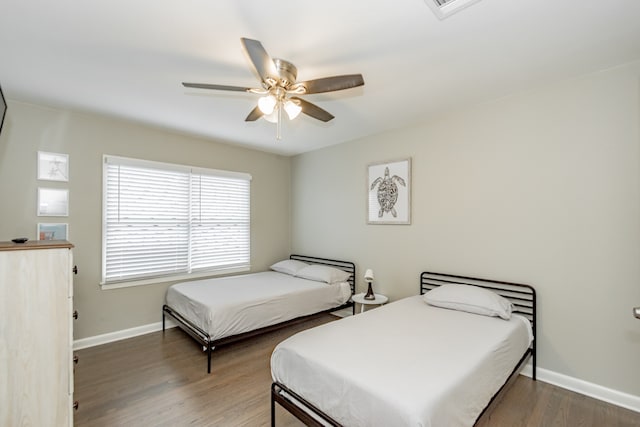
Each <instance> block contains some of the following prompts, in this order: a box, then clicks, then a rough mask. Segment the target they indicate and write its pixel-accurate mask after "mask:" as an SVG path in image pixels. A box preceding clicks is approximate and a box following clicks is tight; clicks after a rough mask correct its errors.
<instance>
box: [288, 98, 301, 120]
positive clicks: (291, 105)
mask: <svg viewBox="0 0 640 427" xmlns="http://www.w3.org/2000/svg"><path fill="white" fill-rule="evenodd" d="M284 111H286V112H287V116H289V120H293V119H295V118H296V117H298V115H299V114H300V112H301V111H302V107H301V106H300V104H299V103H298V102H296V101H294V100H291V99H288V100H287V102H285V103H284Z"/></svg>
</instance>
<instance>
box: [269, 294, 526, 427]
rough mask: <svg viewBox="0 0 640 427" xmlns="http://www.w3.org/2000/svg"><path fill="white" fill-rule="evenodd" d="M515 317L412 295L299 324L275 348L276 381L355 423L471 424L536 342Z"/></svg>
mask: <svg viewBox="0 0 640 427" xmlns="http://www.w3.org/2000/svg"><path fill="white" fill-rule="evenodd" d="M531 337H532V335H531V326H530V324H529V322H528V321H527V320H526V319H525V318H523V317H521V316H517V315H516V316H513V317H512V318H511V320H509V321H506V320H502V319H499V318H496V317H487V316H480V315H477V314H470V313H463V312H459V311H454V310H447V309H443V308H436V307H432V306H429V305H427V304H426V303H425V302H424V301H423V299H422V296H415V297H409V298H405V299H403V300H400V301H397V302H394V303H391V304H387V305H385V306H383V307H380V308H376V309H373V310H370V311H367V312H365V313H363V314H358V315H356V316H353V317H349V318H345V319H342V320H338V321H336V322H331V323H328V324H325V325H322V326H319V327H316V328H313V329H309V330H307V331H303V332H300V333H298V334H296V335H294V336H292V337H290V338H288V339H286V340H285V341H283V342H281V343H280V344H279V345H278V346H277V347H276V348H275V350H274V351H273V354H272V356H271V373H272V377H273V379H274V381H277V382H279V383H281V384H283V385H284V386H286V387H288V388H289V389H291V390H292V391H294V392H296V393H297V394H299V395H300V396H301V397H303V398H305V399H306V400H307V401H309V402H311V403H313V404H314V405H315V406H317V407H318V408H319V409H321V410H322V411H323V412H325V413H326V414H327V415H329V416H330V417H332V418H333V419H334V420H336V421H338V422H339V423H341V424H343V425H347V426H421V427H440V426H447V427H452V426H472V425H473V424H474V422H475V420H476V418H477V417H478V416H479V415H480V413H481V412H482V410H483V409H484V408H485V406H486V405H487V404H488V403H489V401H490V400H491V397H492V396H493V395H494V394H495V392H496V391H497V390H499V388H500V387H501V386H502V384H504V382H505V381H506V379H507V378H508V377H509V374H510V373H511V372H512V370H513V369H514V367H515V366H516V364H517V362H518V361H519V360H520V358H521V357H522V355H523V354H524V352H525V351H526V349H527V348H528V347H529V345H530V342H531Z"/></svg>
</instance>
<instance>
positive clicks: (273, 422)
mask: <svg viewBox="0 0 640 427" xmlns="http://www.w3.org/2000/svg"><path fill="white" fill-rule="evenodd" d="M274 387H275V384H271V427H276V401H275V397H274V393H275V392H276V391H275V389H274Z"/></svg>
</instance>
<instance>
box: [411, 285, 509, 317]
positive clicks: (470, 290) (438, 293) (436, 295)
mask: <svg viewBox="0 0 640 427" xmlns="http://www.w3.org/2000/svg"><path fill="white" fill-rule="evenodd" d="M423 298H424V300H425V301H426V302H427V303H428V304H430V305H433V306H436V307H442V308H450V309H453V310H459V311H466V312H469V313H475V314H482V315H484V316H497V317H501V318H503V319H505V320H509V319H510V318H511V310H512V309H513V306H512V304H511V302H510V301H509V300H508V299H506V298H504V297H501V296H500V295H498V294H496V293H495V292H493V291H490V290H489V289H484V288H480V287H478V286H471V285H460V284H446V285H442V286H438V287H437V288H435V289H432V290H430V291H429V292H427V293H425V294H424V297H423Z"/></svg>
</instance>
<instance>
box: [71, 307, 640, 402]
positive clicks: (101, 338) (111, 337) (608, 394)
mask: <svg viewBox="0 0 640 427" xmlns="http://www.w3.org/2000/svg"><path fill="white" fill-rule="evenodd" d="M349 310H351V309H350V308H349ZM345 314H347V313H345ZM166 322H167V323H166V327H167V329H168V328H175V327H176V326H177V324H176V323H175V322H173V321H171V320H170V319H167V321H166ZM161 330H162V322H157V323H151V324H149V325H143V326H138V327H136V328H130V329H124V330H122V331H116V332H111V333H108V334H103V335H96V336H94V337H88V338H82V339H79V340H75V341H74V342H73V349H74V350H81V349H83V348H88V347H94V346H97V345H102V344H107V343H110V342H114V341H120V340H124V339H127V338H133V337H137V336H138V335H144V334H149V333H151V332H156V331H161ZM532 372H533V370H532V367H531V363H527V364H526V365H525V366H524V367H523V368H522V371H521V372H520V374H521V375H525V376H527V377H530V378H531V377H532ZM536 377H537V379H538V380H539V381H543V382H545V383H549V384H553V385H555V386H558V387H562V388H564V389H567V390H571V391H575V392H576V393H580V394H584V395H585V396H589V397H593V398H594V399H598V400H602V401H605V402H608V403H611V404H613V405H617V406H621V407H623V408H627V409H630V410H632V411H635V412H640V396H634V395H632V394H628V393H623V392H621V391H617V390H613V389H610V388H607V387H603V386H600V385H598V384H593V383H590V382H587V381H583V380H580V379H578V378H573V377H569V376H567V375H564V374H559V373H557V372H553V371H549V370H547V369H544V368H540V367H538V369H537V375H536Z"/></svg>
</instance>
